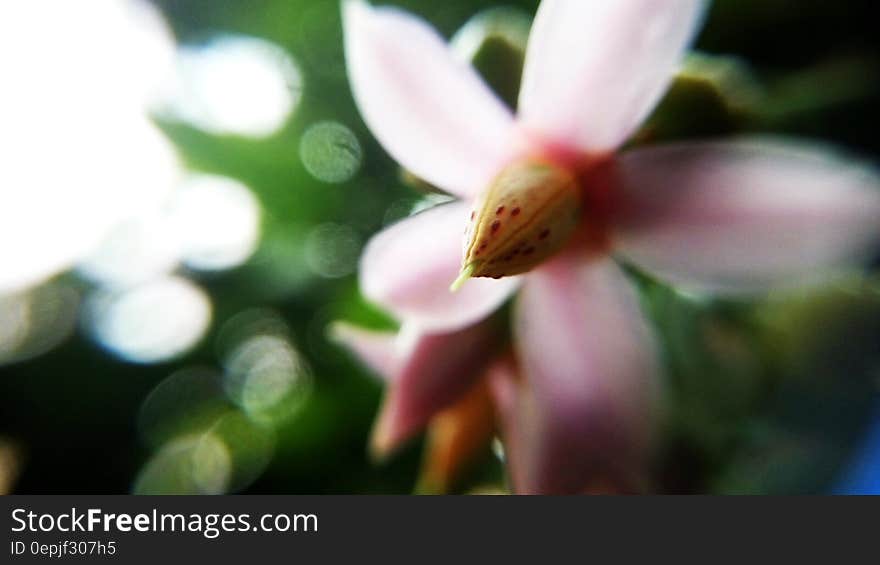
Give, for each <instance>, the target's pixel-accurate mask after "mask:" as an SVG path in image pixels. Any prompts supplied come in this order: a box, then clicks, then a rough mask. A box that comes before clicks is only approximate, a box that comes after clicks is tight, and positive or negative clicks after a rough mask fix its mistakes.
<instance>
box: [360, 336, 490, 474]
mask: <svg viewBox="0 0 880 565" xmlns="http://www.w3.org/2000/svg"><path fill="white" fill-rule="evenodd" d="M498 339H499V332H498V331H497V328H496V327H495V326H494V324H492V323H490V322H483V323H481V324H476V325H473V326H470V327H467V328H465V329H463V330H459V331H456V332H452V333H445V334H422V335H419V336H418V337H417V338H416V339H415V341H414V342H413V344H412V349H411V350H410V353H409V354H408V355H407V356H406V358H405V359H404V360H403V361H402V362H401V365H400V367H399V369H398V372H397V375H396V377H395V380H394V385H393V386H392V388H391V389H390V390H389V391H388V395H387V396H386V398H385V402H384V404H383V406H382V411H381V413H380V415H379V418H378V420H377V423H376V427H375V429H374V430H373V442H372V450H373V453H374V454H375V455H376V456H378V457H382V456H385V455H387V454H388V453H389V452H390V451H392V450H394V449H395V448H396V447H398V446H399V445H400V444H401V443H402V442H404V441H406V440H408V439H409V438H411V437H412V436H413V435H415V434H416V433H418V432H419V430H420V429H421V428H422V427H424V426H425V425H426V424H427V423H428V421H429V420H430V419H431V418H432V417H434V416H435V415H436V414H437V413H438V412H439V411H441V410H443V409H444V408H446V407H448V406H450V405H451V404H452V403H453V402H455V401H456V400H458V399H459V398H461V396H462V395H463V394H465V393H466V392H467V391H468V390H469V389H470V388H471V387H472V386H473V385H474V383H475V382H476V381H477V380H478V379H479V378H480V376H481V375H482V374H483V369H485V366H486V364H487V363H488V362H489V360H490V359H491V358H492V355H493V353H494V351H495V348H496V346H497V341H498Z"/></svg>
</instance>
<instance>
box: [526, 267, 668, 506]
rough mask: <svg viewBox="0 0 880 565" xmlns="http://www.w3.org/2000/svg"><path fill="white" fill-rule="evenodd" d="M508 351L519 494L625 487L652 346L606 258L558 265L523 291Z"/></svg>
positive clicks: (633, 299) (639, 460)
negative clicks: (516, 383) (513, 351)
mask: <svg viewBox="0 0 880 565" xmlns="http://www.w3.org/2000/svg"><path fill="white" fill-rule="evenodd" d="M514 324H515V325H514V339H515V341H514V343H515V346H516V348H517V351H518V354H519V360H520V369H521V371H522V373H523V376H524V382H523V387H525V388H524V390H525V391H527V393H528V395H527V396H526V397H525V401H524V406H523V407H522V408H521V410H524V412H523V414H524V417H525V418H527V419H526V421H525V422H521V423H520V429H521V430H522V431H521V432H520V433H519V435H518V437H514V438H511V441H513V442H514V443H516V442H521V443H523V444H524V445H520V446H515V447H513V448H514V449H515V450H517V449H518V450H519V453H518V455H517V457H516V459H514V460H513V461H512V462H513V463H514V464H515V465H520V466H522V468H521V469H518V470H515V471H514V473H513V476H514V477H516V478H517V480H518V481H519V484H518V486H517V488H518V489H519V490H521V491H522V492H527V493H573V492H583V491H585V490H588V489H590V488H591V487H593V486H595V485H596V484H597V483H602V484H604V483H606V482H609V481H610V482H612V483H613V484H614V485H616V487H617V488H622V489H631V488H633V485H634V483H633V480H634V477H635V476H636V475H638V474H639V473H640V471H642V470H643V466H644V465H645V462H646V457H647V455H648V451H649V447H650V446H651V441H650V440H651V435H652V431H653V428H654V424H655V417H656V409H657V404H658V385H659V381H658V368H657V365H656V358H655V347H654V341H653V337H652V334H651V331H650V329H649V328H648V325H647V323H646V321H645V319H644V317H643V316H642V313H641V311H640V309H639V303H638V297H637V295H636V293H635V291H634V289H633V288H632V286H631V285H630V283H629V281H628V280H627V278H626V276H625V275H624V274H623V273H622V272H621V271H620V269H619V268H618V267H617V266H616V265H615V264H614V263H613V262H612V261H610V260H601V261H595V262H585V261H583V260H581V259H579V258H577V257H574V256H572V255H566V256H563V257H560V258H558V259H556V260H554V261H553V262H551V263H550V264H548V265H547V266H546V267H543V268H541V269H539V270H537V271H536V272H534V273H532V274H531V275H530V276H529V277H528V278H527V280H526V282H525V284H524V285H523V289H522V292H521V294H520V297H519V300H518V303H517V310H516V315H515V319H514Z"/></svg>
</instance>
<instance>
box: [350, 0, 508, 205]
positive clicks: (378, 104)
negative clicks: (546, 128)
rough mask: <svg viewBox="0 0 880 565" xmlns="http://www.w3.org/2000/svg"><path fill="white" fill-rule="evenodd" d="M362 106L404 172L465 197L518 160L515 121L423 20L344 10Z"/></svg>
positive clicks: (358, 5)
mask: <svg viewBox="0 0 880 565" xmlns="http://www.w3.org/2000/svg"><path fill="white" fill-rule="evenodd" d="M344 26H345V52H346V59H347V63H348V72H349V78H350V81H351V86H352V89H353V91H354V96H355V100H356V101H357V104H358V107H359V108H360V110H361V113H362V115H363V117H364V120H365V121H366V122H367V125H369V127H370V129H371V130H372V131H373V134H374V135H375V136H376V137H377V138H378V139H379V141H380V142H381V143H382V145H383V146H384V147H385V149H386V150H387V151H388V152H389V153H390V154H391V155H392V156H393V157H394V158H395V159H396V160H397V161H398V162H399V163H400V164H402V165H403V166H404V167H406V168H408V169H409V170H411V171H412V172H413V173H415V174H416V175H418V176H420V177H422V178H424V179H425V180H427V181H429V182H431V183H433V184H435V185H437V186H439V187H441V188H443V189H445V190H448V191H450V192H453V193H455V194H458V195H459V196H464V197H467V196H474V195H476V194H477V193H478V192H479V191H481V190H482V189H483V188H484V187H485V186H486V185H488V183H489V182H490V181H491V180H492V178H493V177H494V176H495V175H496V174H497V173H498V171H499V170H500V169H501V167H503V165H504V163H505V162H506V161H507V160H509V159H510V158H511V156H512V154H511V151H512V150H513V145H514V144H515V141H514V133H513V131H514V129H513V119H512V116H511V115H510V113H509V112H508V111H507V109H506V108H505V107H504V105H503V104H502V103H501V102H500V101H499V100H498V99H497V98H496V97H495V96H494V95H493V94H492V92H491V91H490V90H489V88H488V87H487V86H486V85H485V84H483V82H482V81H481V80H480V77H479V76H478V75H477V73H476V72H475V71H474V70H473V69H472V68H471V67H470V66H468V65H467V64H466V63H463V62H460V61H457V60H455V59H454V58H453V57H452V54H451V52H450V50H449V49H448V48H447V45H446V42H445V41H444V40H443V38H442V37H440V35H438V34H437V32H436V31H435V30H433V29H432V28H431V27H429V26H428V25H427V24H426V23H424V22H422V21H421V20H419V19H417V18H415V17H413V16H410V15H408V14H406V13H405V12H403V11H401V10H397V9H394V8H372V7H370V5H369V4H367V3H365V2H362V1H360V0H349V1H347V2H346V3H345V5H344Z"/></svg>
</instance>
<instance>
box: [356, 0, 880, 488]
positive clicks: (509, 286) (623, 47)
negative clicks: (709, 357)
mask: <svg viewBox="0 0 880 565" xmlns="http://www.w3.org/2000/svg"><path fill="white" fill-rule="evenodd" d="M703 9H704V2H701V1H699V0H669V1H667V2H657V1H655V0H618V1H615V2H605V1H601V0H544V1H543V2H542V3H541V6H540V8H539V10H538V14H537V16H536V19H535V23H534V27H533V29H532V33H531V37H530V39H529V45H528V50H527V56H526V64H525V69H524V73H523V83H522V87H521V92H520V98H519V105H518V111H517V115H516V116H513V115H511V114H510V112H509V111H508V110H507V109H506V108H505V107H504V105H503V104H502V103H501V102H500V101H499V100H498V99H497V98H496V97H495V96H494V95H493V94H492V93H491V91H490V90H489V89H488V88H487V87H486V86H485V85H484V84H483V83H482V82H481V80H480V78H479V77H478V75H477V74H476V73H475V71H474V70H473V69H471V68H470V67H469V66H468V65H466V64H464V63H462V62H460V61H457V60H456V59H455V58H454V57H453V56H452V55H451V53H450V52H449V50H448V49H447V47H446V45H445V43H444V41H443V39H442V38H441V37H440V36H439V35H438V34H437V33H436V32H435V31H433V30H432V29H431V28H430V27H429V26H428V25H426V24H425V23H424V22H422V21H420V20H418V19H416V18H414V17H412V16H410V15H408V14H406V13H404V12H402V11H400V10H397V9H394V8H372V7H370V6H369V5H367V4H366V3H364V2H362V1H361V0H349V1H348V2H346V3H345V5H344V18H345V20H344V21H345V43H346V45H345V47H346V56H347V61H348V70H349V75H350V80H351V84H352V88H353V91H354V95H355V99H356V101H357V104H358V106H359V108H360V110H361V113H362V115H363V117H364V119H365V121H366V122H367V124H368V125H369V127H370V128H371V130H372V131H373V132H374V134H375V135H376V137H377V138H378V139H379V141H380V142H381V143H382V145H383V146H384V147H385V149H386V150H387V151H388V152H389V153H390V154H391V155H392V156H393V157H394V158H395V159H396V160H397V161H398V162H399V163H401V164H402V165H403V166H405V167H406V168H408V169H409V170H411V171H413V172H414V173H415V174H417V175H419V176H421V177H422V178H424V179H426V180H427V181H429V182H431V183H432V184H434V185H436V186H438V187H441V188H443V189H445V190H447V191H449V192H450V193H451V194H453V195H456V196H458V197H459V198H460V199H461V200H460V201H459V202H456V203H452V204H447V205H443V206H438V207H435V208H433V209H430V210H428V211H426V212H423V213H421V214H418V215H416V216H413V217H411V218H408V219H406V220H403V221H401V222H399V223H398V224H396V225H393V226H391V227H390V228H388V229H386V230H384V231H383V232H381V233H380V234H378V235H377V236H376V237H374V238H373V240H372V241H371V242H370V244H369V245H368V247H367V249H366V251H365V253H364V255H363V258H362V263H361V271H360V272H361V287H362V290H363V292H364V294H365V296H366V297H367V298H368V299H370V300H372V301H374V302H375V303H377V304H379V305H382V306H383V307H385V308H387V309H388V310H389V311H391V312H392V313H393V314H395V315H396V316H397V317H398V318H399V319H400V320H402V321H404V322H405V324H404V325H405V327H406V328H407V330H406V333H407V335H410V336H415V337H414V338H411V339H409V340H404V342H405V343H406V344H407V345H400V343H401V342H400V340H398V341H397V345H395V346H394V348H395V350H394V351H395V353H388V351H389V350H388V349H387V348H384V349H383V348H381V347H380V348H377V349H376V351H379V350H383V351H385V353H382V354H380V355H379V356H380V357H381V356H383V355H384V356H385V358H386V361H387V360H388V359H394V361H392V362H390V364H387V365H385V366H384V367H382V369H383V371H384V372H386V373H387V374H392V375H397V378H396V380H395V382H394V384H393V385H392V389H391V392H390V394H389V400H388V401H387V403H386V407H385V409H384V410H383V414H382V417H381V418H380V424H379V426H378V428H377V429H378V431H377V438H378V440H377V443H378V444H379V448H380V449H382V450H387V449H389V448H390V447H393V446H394V445H396V444H397V443H399V442H400V441H402V440H404V439H406V438H407V437H409V436H411V435H412V434H413V433H415V432H416V431H418V429H419V427H420V426H423V425H424V424H425V423H426V422H427V421H428V420H429V419H430V417H431V415H432V414H433V413H436V411H437V410H439V409H441V408H442V407H443V406H445V405H447V404H448V403H449V402H451V401H452V400H453V399H454V398H455V397H456V396H458V395H460V394H462V393H463V391H465V390H466V389H467V388H468V387H469V386H471V385H473V383H474V382H476V381H477V380H479V379H480V378H484V377H485V378H488V379H490V382H491V384H492V388H493V391H494V393H495V399H496V404H497V408H498V410H499V412H500V414H501V420H502V432H503V435H504V440H505V444H506V448H507V453H508V460H509V465H510V468H511V475H512V477H513V481H514V485H515V486H516V488H517V490H519V491H521V492H572V491H582V490H584V489H586V488H589V486H590V481H593V480H598V479H602V478H604V477H609V476H610V477H614V480H615V481H622V482H623V483H629V484H630V486H631V485H632V483H633V481H637V477H634V476H629V475H630V474H631V473H632V472H633V470H634V469H637V468H638V467H639V465H641V464H642V463H643V461H644V458H645V456H646V453H647V452H648V448H649V447H650V444H651V437H650V436H651V431H652V429H653V428H654V426H653V417H654V415H656V413H657V408H658V389H659V386H658V384H659V381H658V375H657V372H658V371H657V363H656V361H655V348H654V343H653V339H652V336H651V332H650V330H649V326H648V324H647V322H646V320H645V319H644V318H643V316H642V314H641V312H640V309H639V304H638V297H637V295H636V292H635V290H634V289H633V288H632V285H631V283H630V282H629V281H628V280H627V278H626V276H625V275H624V274H623V272H622V271H621V269H620V267H619V266H618V265H617V264H616V261H615V260H616V259H621V260H624V261H628V262H632V263H634V264H636V265H638V266H639V267H641V268H643V269H645V270H646V271H648V272H650V273H653V274H654V275H656V276H657V277H658V278H660V279H662V280H665V281H667V282H669V283H672V284H675V285H676V286H678V287H681V288H685V289H688V290H692V291H700V292H715V293H718V292H724V293H731V292H732V293H742V292H755V291H765V290H767V289H774V288H780V287H785V286H790V285H792V284H801V283H803V282H804V280H805V279H806V278H807V277H809V278H814V277H815V276H817V275H821V274H825V273H827V272H829V271H831V270H833V269H835V268H839V267H842V266H845V265H849V264H852V262H854V261H858V260H859V259H861V258H863V257H864V256H865V254H867V253H868V252H870V250H871V248H872V245H873V244H875V243H876V242H877V241H878V239H880V222H878V218H880V192H878V191H877V183H876V180H875V178H874V176H873V174H872V173H871V171H869V170H868V169H867V168H865V167H862V166H860V165H858V164H853V163H848V162H846V161H844V160H842V159H841V158H838V157H835V156H833V155H832V154H831V153H830V152H829V151H828V150H827V149H825V148H818V147H815V146H813V147H810V146H805V145H797V146H796V145H792V144H791V143H788V142H781V141H771V140H756V139H739V140H734V141H719V142H702V143H679V144H673V145H665V146H654V147H645V148H638V149H632V150H626V151H619V150H620V148H621V145H622V144H623V143H624V142H625V141H626V140H627V139H628V137H629V136H630V135H631V134H632V133H633V132H634V131H635V129H636V128H637V127H638V126H639V125H640V124H641V122H642V121H643V120H644V119H645V118H646V117H647V116H648V114H649V113H650V112H651V111H652V109H653V108H654V106H655V105H656V104H657V102H658V101H659V100H660V98H661V97H662V95H663V94H664V92H665V90H666V88H667V87H668V85H669V83H670V81H671V79H672V77H673V74H674V71H675V70H676V67H677V65H678V64H679V61H680V59H681V57H682V55H683V53H684V52H685V50H686V48H687V46H688V45H689V43H690V41H691V40H692V38H693V36H694V34H695V32H696V30H697V29H698V26H699V23H700V21H701V17H702V12H703ZM530 175H531V176H530ZM542 175H543V176H542ZM533 178H534V179H535V180H529V179H533ZM524 179H525V180H524ZM520 185H522V186H520ZM495 216H497V218H496V217H495ZM570 218H576V221H569V219H570ZM466 228H467V232H468V237H467V239H466V243H465V252H464V259H463V253H462V235H461V234H462V232H463V231H465V229H466ZM542 242H548V243H546V244H544V243H542ZM542 245H543V247H542ZM481 253H482V255H481ZM462 267H464V274H465V275H470V274H474V275H478V276H479V275H481V274H483V275H490V276H499V277H502V278H499V279H498V280H495V279H491V278H475V279H472V280H470V281H468V282H467V283H466V284H464V286H463V287H462V288H461V290H460V291H458V292H457V293H451V292H449V290H448V287H449V284H450V282H451V281H453V280H454V279H456V277H457V275H458V274H459V271H460V270H461V269H462ZM525 272H527V274H525V275H522V276H503V275H507V274H518V273H525ZM517 289H519V294H518V296H517V299H516V303H515V309H514V316H513V324H514V328H513V345H514V349H515V357H514V358H513V361H509V360H508V361H495V362H492V359H493V357H495V350H494V349H493V348H492V347H491V342H492V341H493V340H492V338H491V335H490V334H493V333H497V332H491V331H488V330H487V329H486V328H487V327H488V326H487V323H486V322H484V323H478V322H480V320H484V319H485V318H486V317H487V316H488V315H489V314H490V313H492V312H493V311H495V310H496V309H497V308H498V307H499V306H500V305H501V304H502V303H503V302H504V301H505V300H507V299H508V298H509V297H510V296H511V295H512V294H513V293H514V291H516V290H517ZM344 337H348V338H349V339H347V340H346V341H348V342H350V343H351V344H352V346H353V347H355V348H356V349H358V348H360V349H361V350H364V345H363V344H364V343H365V341H364V339H365V338H369V339H366V341H369V340H370V339H373V340H374V341H373V345H376V344H378V343H380V342H381V343H384V344H385V345H386V346H387V345H388V344H389V343H390V342H387V341H382V340H380V339H379V338H378V337H377V336H369V335H368V334H356V333H353V334H349V335H348V336H344ZM375 340H379V341H375ZM376 351H373V353H376Z"/></svg>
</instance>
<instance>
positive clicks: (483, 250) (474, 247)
mask: <svg viewBox="0 0 880 565" xmlns="http://www.w3.org/2000/svg"><path fill="white" fill-rule="evenodd" d="M570 163H571V161H569V162H566V161H557V160H551V159H549V158H544V157H541V158H534V157H533V158H527V159H523V160H520V161H516V162H514V163H512V164H511V165H509V166H508V167H506V168H505V169H504V170H503V171H501V173H500V174H499V175H498V176H497V177H496V178H495V180H494V181H493V182H492V184H491V185H490V186H489V188H488V189H487V190H486V192H485V193H484V194H483V195H482V197H481V198H479V199H478V200H477V205H476V207H475V208H474V211H473V212H472V213H471V219H470V222H469V224H468V228H467V230H466V232H465V247H464V259H463V261H462V274H461V276H460V277H459V279H458V280H457V281H456V283H454V284H453V287H454V288H455V287H457V286H458V285H460V284H461V283H463V282H464V281H465V280H466V279H467V278H469V277H492V278H501V277H506V276H511V275H517V274H520V273H525V272H527V271H529V270H531V269H533V268H534V267H536V266H537V265H539V264H540V263H542V262H544V261H545V260H547V259H548V258H550V257H551V256H553V255H555V254H556V253H557V252H559V251H560V250H562V249H563V248H565V247H567V246H569V245H579V246H585V247H586V248H588V249H590V250H592V251H596V250H602V249H605V248H607V239H608V237H607V233H608V230H607V226H608V219H609V215H610V209H611V206H610V196H611V194H612V193H613V191H612V190H611V189H612V186H613V177H614V175H613V162H612V160H611V159H608V158H602V159H590V160H589V161H578V162H576V164H575V165H571V164H570Z"/></svg>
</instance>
